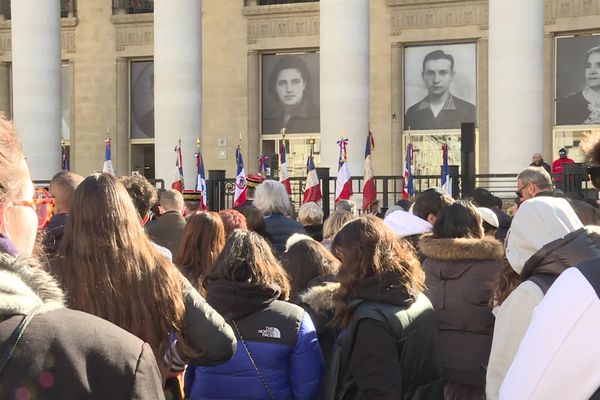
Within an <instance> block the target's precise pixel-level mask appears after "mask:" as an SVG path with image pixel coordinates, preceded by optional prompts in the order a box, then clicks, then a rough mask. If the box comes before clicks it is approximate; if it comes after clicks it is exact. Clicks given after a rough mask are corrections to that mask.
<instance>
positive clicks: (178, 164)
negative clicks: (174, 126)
mask: <svg viewBox="0 0 600 400" xmlns="http://www.w3.org/2000/svg"><path fill="white" fill-rule="evenodd" d="M175 154H176V155H177V158H176V160H175V180H174V181H173V183H171V189H175V190H177V191H178V192H181V193H183V190H184V189H185V184H184V182H183V155H182V153H181V140H180V141H179V143H178V144H177V146H175Z"/></svg>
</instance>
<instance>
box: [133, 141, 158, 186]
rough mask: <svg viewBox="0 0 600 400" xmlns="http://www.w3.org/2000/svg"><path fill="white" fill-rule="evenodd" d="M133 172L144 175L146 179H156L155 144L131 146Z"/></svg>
mask: <svg viewBox="0 0 600 400" xmlns="http://www.w3.org/2000/svg"><path fill="white" fill-rule="evenodd" d="M131 172H132V173H138V174H140V175H143V176H145V177H146V179H154V177H155V164H154V144H132V145H131Z"/></svg>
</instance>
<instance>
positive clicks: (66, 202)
mask: <svg viewBox="0 0 600 400" xmlns="http://www.w3.org/2000/svg"><path fill="white" fill-rule="evenodd" d="M81 181H83V176H81V175H78V174H76V173H74V172H70V171H60V172H59V173H57V174H56V175H54V176H53V177H52V180H51V181H50V188H49V191H50V194H51V195H52V197H54V199H55V201H56V203H55V207H56V212H57V213H68V212H69V211H70V210H71V202H72V201H73V195H74V194H75V190H77V186H79V184H80V183H81Z"/></svg>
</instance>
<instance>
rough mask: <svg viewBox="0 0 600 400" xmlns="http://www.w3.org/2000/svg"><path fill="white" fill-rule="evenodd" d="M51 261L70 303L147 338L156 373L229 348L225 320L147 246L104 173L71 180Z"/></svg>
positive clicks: (216, 357)
mask: <svg viewBox="0 0 600 400" xmlns="http://www.w3.org/2000/svg"><path fill="white" fill-rule="evenodd" d="M51 265H52V272H53V274H54V275H55V276H56V277H57V279H58V281H59V282H60V283H61V285H62V287H63V288H64V289H65V290H66V291H67V293H68V298H67V300H68V302H69V305H70V306H71V307H73V308H75V309H78V310H81V311H85V312H89V313H90V314H94V315H97V316H99V317H101V318H104V319H106V320H108V321H111V322H113V323H114V324H116V325H118V326H120V327H122V328H124V329H126V330H128V331H129V332H131V333H133V334H134V335H136V336H138V337H140V338H142V339H144V340H145V341H147V342H148V343H149V344H150V346H151V347H152V350H153V351H154V354H155V356H156V358H157V361H158V364H159V366H160V367H161V370H162V372H163V375H164V376H166V375H167V373H168V371H169V368H171V367H173V365H174V364H176V366H177V367H181V364H182V361H184V362H185V361H189V360H190V359H192V358H194V359H195V360H194V362H196V363H201V364H208V365H212V364H219V363H222V362H225V361H226V360H228V359H229V358H231V356H232V354H233V352H234V351H235V336H234V335H233V331H232V330H231V327H229V325H227V324H226V323H225V321H224V320H223V318H222V317H221V316H220V315H219V314H218V313H217V312H215V311H214V310H213V309H212V308H211V307H210V306H209V305H208V304H207V303H206V302H205V301H204V299H203V298H202V297H201V296H200V295H199V294H198V292H197V291H196V290H195V289H194V288H193V287H192V286H191V285H190V283H189V282H188V281H187V280H186V279H185V278H184V277H183V276H182V275H181V273H180V272H179V270H178V269H177V268H176V267H175V266H174V265H173V264H172V263H171V262H170V261H169V260H167V258H165V257H164V256H163V255H161V254H160V253H159V252H158V250H157V249H156V248H155V247H154V246H153V245H152V242H151V241H150V239H149V238H148V236H147V235H146V233H145V231H144V228H143V227H142V225H141V224H140V221H139V217H138V213H137V210H136V209H135V207H134V205H133V202H132V200H131V198H130V196H129V194H128V193H127V191H126V189H125V187H124V186H123V185H122V184H121V183H120V182H119V181H118V180H117V179H116V178H115V177H113V176H112V175H109V174H93V175H90V176H88V177H87V178H86V179H85V180H84V181H83V182H82V183H81V184H80V185H79V187H78V188H77V191H76V192H75V197H74V199H73V206H72V209H71V217H70V220H69V223H68V224H67V228H66V230H65V235H64V237H63V240H62V242H61V245H60V247H59V250H58V254H57V257H56V258H54V259H53V260H52V262H51ZM174 339H175V340H174ZM174 342H176V343H177V346H176V347H175V348H176V350H177V351H175V352H173V351H171V347H172V344H173V343H174ZM178 356H181V357H183V360H180V359H179V357H178Z"/></svg>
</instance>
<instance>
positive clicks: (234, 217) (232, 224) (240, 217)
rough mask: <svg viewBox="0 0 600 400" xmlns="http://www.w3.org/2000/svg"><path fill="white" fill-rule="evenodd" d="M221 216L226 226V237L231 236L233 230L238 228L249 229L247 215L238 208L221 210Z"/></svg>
mask: <svg viewBox="0 0 600 400" xmlns="http://www.w3.org/2000/svg"><path fill="white" fill-rule="evenodd" d="M219 216H220V217H221V220H222V221H223V225H224V226H225V237H229V235H231V232H233V231H234V230H236V229H241V230H243V231H245V230H247V229H248V224H247V221H246V217H245V216H244V214H242V213H241V212H239V211H238V210H237V209H235V210H234V209H228V210H221V211H219Z"/></svg>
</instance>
